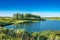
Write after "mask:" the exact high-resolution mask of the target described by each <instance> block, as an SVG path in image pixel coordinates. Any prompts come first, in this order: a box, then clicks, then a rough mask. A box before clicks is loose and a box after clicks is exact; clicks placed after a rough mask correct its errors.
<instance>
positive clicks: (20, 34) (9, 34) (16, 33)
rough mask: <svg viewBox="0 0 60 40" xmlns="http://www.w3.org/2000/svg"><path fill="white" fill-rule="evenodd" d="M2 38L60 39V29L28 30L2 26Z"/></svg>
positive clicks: (20, 39)
mask: <svg viewBox="0 0 60 40" xmlns="http://www.w3.org/2000/svg"><path fill="white" fill-rule="evenodd" d="M0 40H60V31H42V32H26V31H25V30H23V29H20V30H11V29H6V28H2V27H0Z"/></svg>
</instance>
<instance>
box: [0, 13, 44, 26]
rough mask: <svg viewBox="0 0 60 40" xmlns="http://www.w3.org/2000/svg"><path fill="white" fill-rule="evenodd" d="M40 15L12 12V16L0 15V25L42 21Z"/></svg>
mask: <svg viewBox="0 0 60 40" xmlns="http://www.w3.org/2000/svg"><path fill="white" fill-rule="evenodd" d="M42 20H44V19H42V18H41V17H40V16H38V15H32V14H30V13H28V14H20V13H16V14H13V17H0V26H5V25H10V24H15V23H27V22H38V21H42Z"/></svg>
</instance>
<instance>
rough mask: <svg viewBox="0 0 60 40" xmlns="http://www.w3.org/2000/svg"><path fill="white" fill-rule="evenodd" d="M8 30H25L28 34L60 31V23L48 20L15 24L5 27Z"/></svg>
mask: <svg viewBox="0 0 60 40" xmlns="http://www.w3.org/2000/svg"><path fill="white" fill-rule="evenodd" d="M5 28H8V29H13V30H17V29H24V30H25V31H28V32H41V31H45V30H60V21H59V20H47V21H40V22H33V23H23V24H13V25H9V26H5Z"/></svg>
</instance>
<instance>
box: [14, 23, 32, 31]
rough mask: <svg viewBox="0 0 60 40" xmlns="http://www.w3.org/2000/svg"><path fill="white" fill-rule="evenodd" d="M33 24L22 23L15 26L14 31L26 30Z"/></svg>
mask: <svg viewBox="0 0 60 40" xmlns="http://www.w3.org/2000/svg"><path fill="white" fill-rule="evenodd" d="M30 25H31V23H22V24H14V25H13V26H14V29H15V30H16V29H26V28H28V27H30Z"/></svg>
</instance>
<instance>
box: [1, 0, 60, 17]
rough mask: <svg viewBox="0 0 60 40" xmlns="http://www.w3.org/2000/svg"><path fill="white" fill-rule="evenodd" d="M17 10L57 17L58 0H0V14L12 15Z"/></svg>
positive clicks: (58, 14) (59, 11) (58, 11)
mask: <svg viewBox="0 0 60 40" xmlns="http://www.w3.org/2000/svg"><path fill="white" fill-rule="evenodd" d="M17 12H19V13H28V12H29V13H32V14H37V15H41V16H42V17H51V16H53V17H54V16H58V17H59V16H60V0H0V16H12V14H14V13H17Z"/></svg>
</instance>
